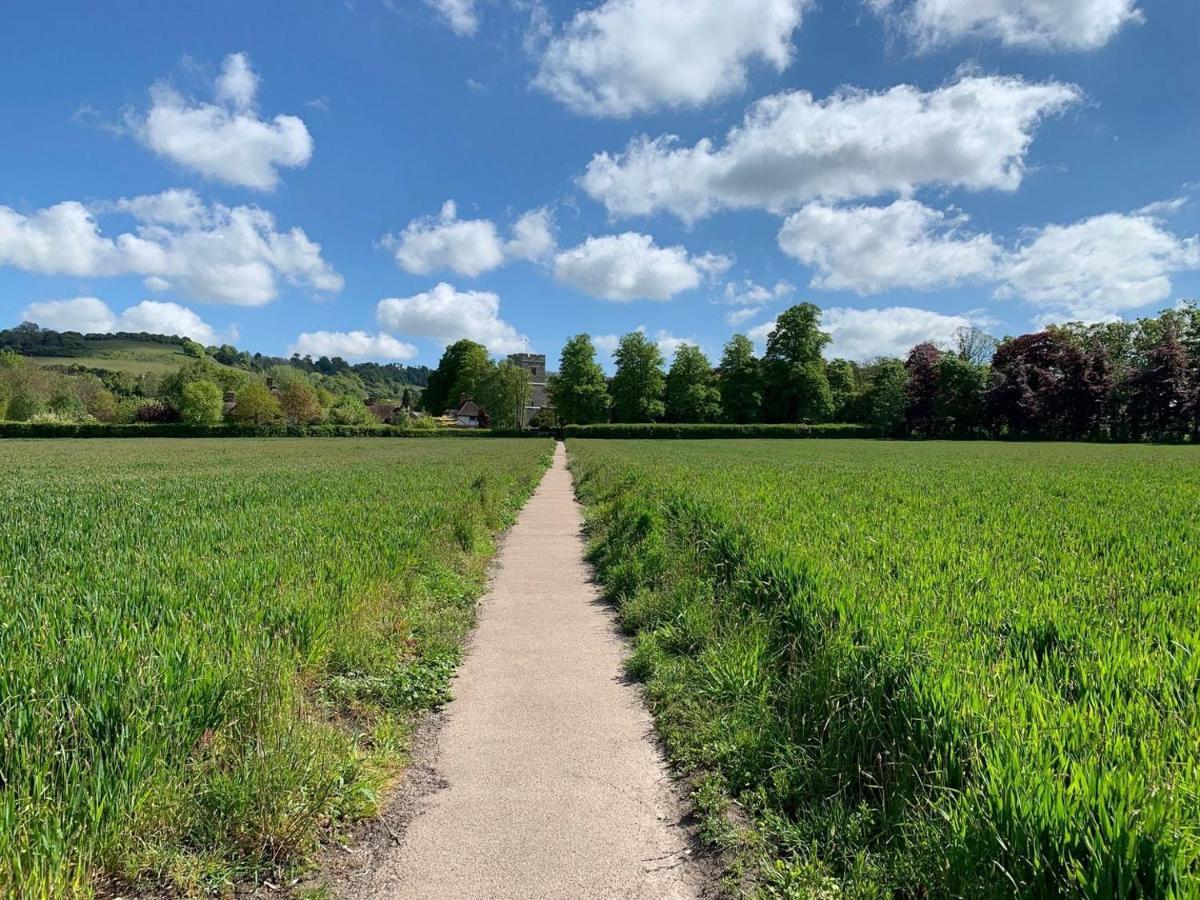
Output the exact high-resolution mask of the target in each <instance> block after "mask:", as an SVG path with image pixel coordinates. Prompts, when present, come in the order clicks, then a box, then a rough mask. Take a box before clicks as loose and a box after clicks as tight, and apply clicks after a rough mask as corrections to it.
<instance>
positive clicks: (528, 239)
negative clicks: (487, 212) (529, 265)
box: [505, 207, 558, 262]
mask: <svg viewBox="0 0 1200 900" xmlns="http://www.w3.org/2000/svg"><path fill="white" fill-rule="evenodd" d="M512 235H513V236H512V240H510V241H509V242H508V244H507V246H506V247H505V253H506V254H507V255H508V256H510V257H512V258H514V259H527V260H530V261H531V262H538V261H540V260H544V259H547V258H548V257H549V256H550V255H551V254H552V253H554V251H555V249H556V248H557V247H558V239H557V238H556V237H555V235H554V216H553V215H552V214H551V213H550V210H548V209H546V208H545V207H542V208H540V209H531V210H530V211H529V212H527V213H525V214H524V215H523V216H521V218H519V219H517V221H516V222H514V223H513V227H512Z"/></svg>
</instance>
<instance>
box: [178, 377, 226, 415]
mask: <svg viewBox="0 0 1200 900" xmlns="http://www.w3.org/2000/svg"><path fill="white" fill-rule="evenodd" d="M181 393H182V400H181V402H180V406H179V415H180V418H182V419H183V421H184V422H187V423H188V424H189V425H216V424H218V423H219V422H220V421H221V416H222V414H223V413H224V403H223V398H222V394H221V389H220V388H219V387H217V386H216V385H215V384H213V383H212V382H211V381H203V380H202V381H189V382H188V383H187V384H185V385H184V386H183V390H182V391H181Z"/></svg>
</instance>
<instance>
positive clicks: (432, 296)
mask: <svg viewBox="0 0 1200 900" xmlns="http://www.w3.org/2000/svg"><path fill="white" fill-rule="evenodd" d="M376 315H377V316H378V318H379V323H380V324H381V325H382V326H383V327H384V328H386V329H387V330H388V331H393V332H397V333H399V334H403V335H407V336H412V337H423V338H429V339H431V340H434V341H437V342H438V343H440V344H443V345H444V344H450V343H453V342H454V341H457V340H459V339H460V338H468V339H470V340H472V341H476V342H478V343H480V344H483V345H484V346H485V347H487V348H488V350H490V351H491V352H492V353H497V354H502V353H517V352H519V351H521V350H523V349H525V336H524V335H522V334H520V333H518V332H517V329H515V328H514V327H513V326H512V325H510V324H508V323H507V322H505V321H504V320H503V319H501V318H500V298H499V297H498V296H497V295H496V294H492V293H489V292H486V291H458V290H455V289H454V287H453V285H449V284H446V283H445V282H443V283H441V284H439V285H437V286H436V287H435V288H433V289H432V290H429V291H426V292H424V293H421V294H417V295H415V296H413V297H390V298H387V299H384V300H380V301H379V305H378V307H377V308H376Z"/></svg>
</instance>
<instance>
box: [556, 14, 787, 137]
mask: <svg viewBox="0 0 1200 900" xmlns="http://www.w3.org/2000/svg"><path fill="white" fill-rule="evenodd" d="M807 6H808V0H605V2H603V3H601V4H600V5H599V6H597V7H596V8H595V9H586V10H581V11H580V12H577V13H576V14H575V17H574V18H573V19H572V20H571V21H570V22H569V23H568V24H567V25H566V26H565V27H564V28H563V30H562V31H561V32H560V33H559V34H557V35H555V36H554V37H552V38H551V39H550V41H549V43H548V45H547V46H546V49H545V53H544V55H543V57H542V62H541V68H540V71H539V72H538V75H537V77H536V78H535V79H534V85H535V86H536V87H538V88H539V89H541V90H543V91H545V92H546V93H547V94H549V95H550V96H552V97H554V98H555V99H557V100H559V101H560V102H562V103H564V104H566V105H567V106H568V107H570V108H571V109H573V110H575V111H576V112H580V113H584V114H586V115H593V116H617V117H624V116H629V115H632V114H633V113H638V112H648V111H651V110H655V109H660V108H662V107H684V106H691V107H695V106H700V105H702V104H704V103H706V102H708V101H711V100H715V99H719V98H721V97H725V96H728V95H730V94H732V93H735V92H737V91H740V90H742V89H743V88H744V87H745V85H746V72H747V65H748V64H749V63H750V62H752V61H760V62H763V63H766V64H767V65H770V66H771V67H772V68H774V69H775V70H776V71H779V72H781V71H783V70H784V69H786V68H787V67H788V65H789V64H790V63H791V59H792V44H791V38H792V33H793V32H794V31H795V30H796V29H797V28H798V27H799V26H800V21H801V17H802V14H803V12H804V10H805V8H806V7H807Z"/></svg>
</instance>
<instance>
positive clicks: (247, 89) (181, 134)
mask: <svg viewBox="0 0 1200 900" xmlns="http://www.w3.org/2000/svg"><path fill="white" fill-rule="evenodd" d="M257 91H258V76H257V75H255V73H254V71H253V69H251V67H250V61H249V59H248V58H247V57H246V55H245V54H244V53H233V54H231V55H229V56H227V57H225V63H224V67H223V69H222V72H221V75H220V76H219V77H218V78H217V80H216V84H215V85H214V100H215V102H212V103H205V102H200V101H195V100H192V99H191V98H187V97H184V96H183V95H182V94H180V93H179V92H178V91H176V90H175V89H174V88H172V87H170V86H169V85H166V84H157V85H155V86H154V87H152V88H151V89H150V99H151V104H150V109H149V111H148V112H147V113H146V114H145V116H144V117H138V116H130V118H129V125H130V127H131V128H132V129H133V132H134V134H135V135H136V136H137V138H138V140H140V141H141V142H142V143H143V144H144V145H145V146H146V147H148V148H149V149H151V150H153V151H154V152H155V153H157V154H159V155H160V156H164V157H166V158H167V159H170V160H171V161H173V162H175V163H178V164H179V165H181V166H184V167H186V168H189V169H191V170H193V171H195V172H198V173H200V174H201V175H203V176H204V177H206V178H211V179H214V180H217V181H223V182H225V183H227V184H236V185H240V186H242V187H249V188H255V189H257V190H264V191H269V190H272V189H274V188H275V186H276V185H277V184H278V183H279V172H278V169H279V168H280V167H284V166H287V167H296V166H305V165H307V164H308V161H309V159H310V158H311V157H312V151H313V142H312V137H311V136H310V135H309V133H308V129H307V128H306V127H305V125H304V122H303V120H301V119H299V118H298V117H296V116H284V115H279V116H275V118H273V119H271V120H264V119H262V118H260V116H259V113H258V110H257V109H256V108H255V104H254V101H255V96H256V94H257Z"/></svg>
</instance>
